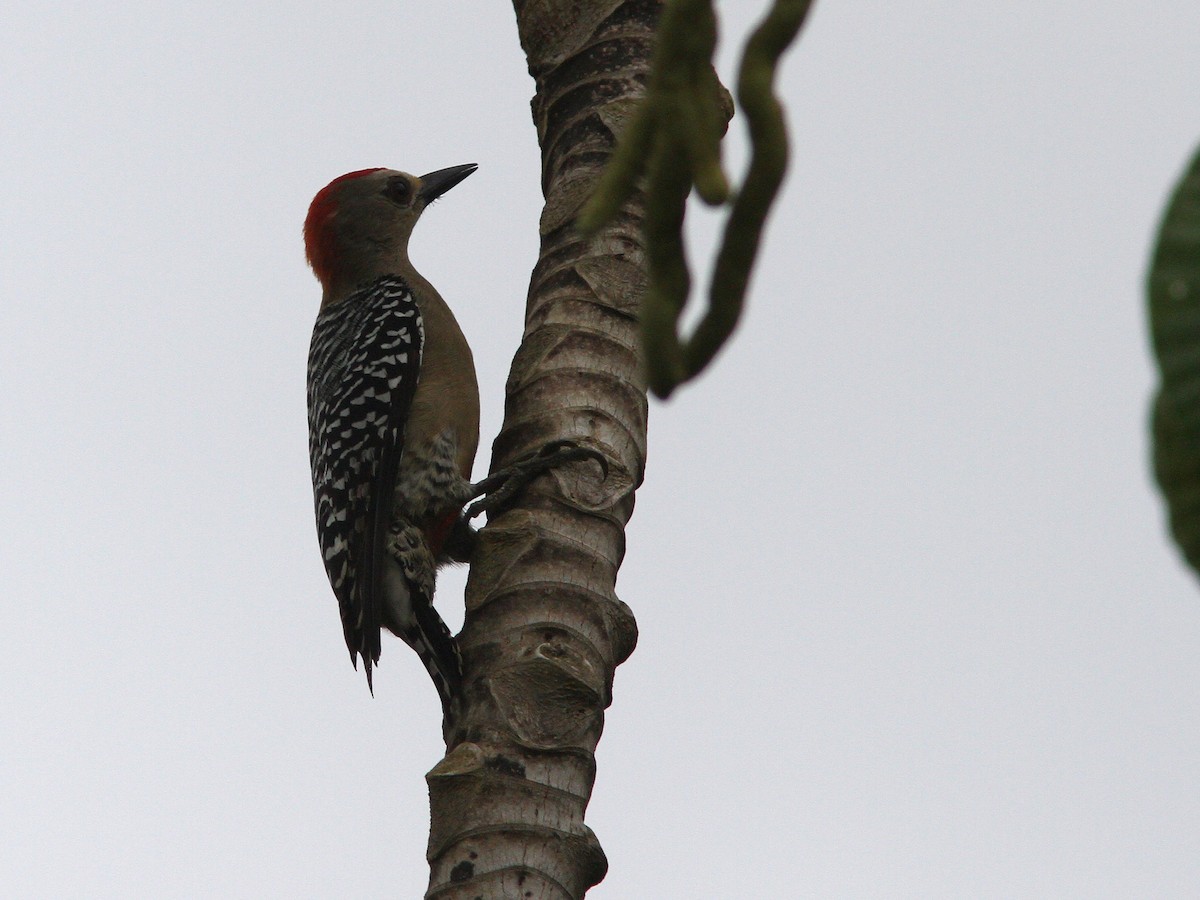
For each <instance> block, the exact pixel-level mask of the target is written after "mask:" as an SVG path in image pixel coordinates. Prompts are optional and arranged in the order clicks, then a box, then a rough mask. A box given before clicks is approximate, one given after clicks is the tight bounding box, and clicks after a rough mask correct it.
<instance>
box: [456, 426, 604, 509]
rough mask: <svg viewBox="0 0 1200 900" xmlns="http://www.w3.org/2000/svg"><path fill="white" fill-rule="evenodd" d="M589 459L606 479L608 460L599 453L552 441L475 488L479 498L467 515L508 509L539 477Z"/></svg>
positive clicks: (490, 476)
mask: <svg viewBox="0 0 1200 900" xmlns="http://www.w3.org/2000/svg"><path fill="white" fill-rule="evenodd" d="M586 459H590V460H594V461H595V462H597V463H599V464H600V470H601V472H602V473H603V475H604V477H605V478H607V477H608V460H607V459H605V458H604V454H602V453H600V452H599V451H598V450H593V449H592V448H591V447H584V446H581V445H580V444H578V443H576V442H575V441H572V440H560V441H551V442H550V443H548V444H546V445H545V446H544V447H542V448H541V449H540V450H538V451H537V452H536V453H534V454H532V455H530V456H527V457H525V458H524V459H519V460H517V461H516V462H515V463H513V464H512V465H511V466H508V467H507V468H504V469H501V470H500V471H499V472H496V473H495V474H493V475H489V476H488V477H487V478H485V479H483V481H480V482H479V483H478V484H475V485H473V486H472V492H473V496H476V497H478V498H479V499H478V500H476V501H475V502H474V503H472V504H471V505H470V506H468V507H467V510H466V514H465V515H466V517H467V518H468V519H473V518H475V517H476V516H477V515H479V514H480V513H483V512H497V511H499V510H501V509H503V508H504V507H506V506H508V505H509V504H510V503H511V502H512V501H513V498H515V497H516V495H517V494H518V493H519V492H520V491H521V489H522V488H524V487H525V486H526V485H527V484H529V482H531V481H533V479H535V478H537V477H538V476H539V475H542V474H544V473H545V472H548V471H550V470H551V469H556V468H558V467H559V466H563V465H566V464H567V463H572V462H580V461H582V460H586Z"/></svg>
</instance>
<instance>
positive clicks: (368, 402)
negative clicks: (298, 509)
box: [308, 276, 424, 685]
mask: <svg viewBox="0 0 1200 900" xmlns="http://www.w3.org/2000/svg"><path fill="white" fill-rule="evenodd" d="M423 343H424V337H423V332H422V325H421V314H420V312H419V310H418V308H417V304H416V301H414V300H413V296H412V292H411V291H410V290H409V288H408V285H407V284H406V283H405V282H404V280H403V279H401V278H399V277H396V276H387V277H384V278H381V279H378V280H377V281H374V282H371V283H370V284H367V285H364V286H363V287H362V288H360V289H359V290H357V291H355V293H354V294H352V295H351V296H350V297H348V298H347V299H346V300H344V301H342V302H341V303H337V304H335V305H333V306H331V307H329V308H328V309H326V310H325V311H324V312H322V313H321V315H320V316H319V317H318V318H317V324H316V326H315V327H314V329H313V339H312V345H311V346H310V349H309V372H310V373H321V374H320V375H319V376H314V375H310V378H309V383H308V421H309V456H310V459H311V462H312V473H313V495H314V501H315V503H316V512H317V537H318V540H319V541H320V544H321V552H322V555H323V557H324V560H325V570H326V572H327V573H328V575H329V583H330V584H331V585H332V587H333V592H334V594H336V595H337V598H338V604H339V606H340V607H341V615H342V630H343V632H344V633H345V636H346V647H347V648H348V649H349V651H350V659H351V660H352V661H354V663H355V665H356V666H357V664H358V663H357V660H356V658H355V657H356V656H361V657H362V659H363V665H364V668H365V669H366V674H367V684H368V685H370V684H371V669H372V666H373V665H374V664H375V663H376V662H378V660H379V622H380V603H381V599H382V598H381V597H380V596H379V584H378V574H377V569H378V568H379V562H380V560H379V554H380V553H381V552H382V548H383V540H384V538H386V533H387V528H388V525H389V524H390V523H389V518H390V506H391V500H392V485H394V484H395V476H396V468H397V466H398V464H399V460H400V455H401V453H402V452H403V449H404V431H403V428H404V421H405V419H406V418H407V416H408V409H409V407H410V405H411V404H412V396H413V392H414V391H415V390H416V386H417V378H418V376H419V373H420V369H421V350H422V345H423Z"/></svg>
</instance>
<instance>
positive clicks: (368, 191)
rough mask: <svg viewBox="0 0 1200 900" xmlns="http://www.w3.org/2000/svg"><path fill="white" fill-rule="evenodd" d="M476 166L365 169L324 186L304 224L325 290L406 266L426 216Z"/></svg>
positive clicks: (306, 240) (308, 249)
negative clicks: (424, 171) (418, 171)
mask: <svg viewBox="0 0 1200 900" xmlns="http://www.w3.org/2000/svg"><path fill="white" fill-rule="evenodd" d="M476 168H477V166H476V165H475V164H474V163H468V164H467V165H465V166H451V167H450V168H448V169H438V170H437V171H436V172H430V173H429V174H428V175H422V176H420V177H417V176H416V175H409V174H408V173H407V172H397V171H396V170H395V169H360V170H359V171H357V172H348V173H346V174H345V175H341V176H339V177H338V178H335V179H333V181H331V182H329V184H327V185H326V186H325V187H323V188H321V190H320V191H318V192H317V196H316V197H314V198H313V201H312V203H311V204H310V205H309V207H308V217H307V218H306V219H305V220H304V251H305V254H306V255H307V256H308V264H309V265H310V266H312V270H313V272H314V273H315V274H316V276H317V278H318V279H319V280H320V282H321V284H322V285H323V286H324V287H325V289H326V292H327V293H328V292H329V290H330V289H331V287H332V286H333V285H335V284H336V283H338V282H343V281H347V282H353V281H355V280H358V279H366V278H371V277H374V276H376V275H381V274H389V272H388V271H387V270H388V268H389V266H391V265H394V264H407V259H408V239H409V236H410V235H411V234H412V229H413V226H414V225H415V224H416V222H417V219H419V218H420V217H421V213H422V212H424V210H425V208H426V207H427V206H428V205H429V204H430V203H432V202H433V201H434V200H436V199H437V198H438V197H440V196H442V194H444V193H446V191H448V190H450V188H452V187H454V186H455V185H456V184H458V183H459V182H460V181H462V180H463V179H464V178H466V177H467V176H468V175H470V174H471V173H472V172H474V171H475V169H476ZM347 286H349V287H353V284H352V283H351V284H348V285H347Z"/></svg>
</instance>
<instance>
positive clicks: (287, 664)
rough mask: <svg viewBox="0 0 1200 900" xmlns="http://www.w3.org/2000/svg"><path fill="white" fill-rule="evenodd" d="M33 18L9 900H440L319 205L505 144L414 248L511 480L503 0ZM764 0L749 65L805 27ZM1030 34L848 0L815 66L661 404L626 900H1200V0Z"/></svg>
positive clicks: (1033, 5) (531, 149) (4, 866)
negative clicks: (743, 250)
mask: <svg viewBox="0 0 1200 900" xmlns="http://www.w3.org/2000/svg"><path fill="white" fill-rule="evenodd" d="M9 6H10V7H12V8H9V9H6V10H5V11H4V12H3V13H0V34H3V49H0V84H3V85H4V94H5V100H4V107H5V113H4V119H5V127H4V129H3V132H2V135H0V172H2V173H3V174H2V175H0V203H2V208H3V215H2V217H0V272H2V273H3V275H2V276H0V277H2V282H3V294H4V298H3V302H2V303H0V326H2V330H0V333H2V334H3V335H4V337H5V350H4V351H3V353H0V379H2V383H3V386H4V396H5V401H4V405H3V409H4V419H5V427H4V428H3V431H2V433H0V454H2V456H3V458H4V460H5V464H4V465H3V466H2V467H0V479H2V481H3V484H2V485H0V487H2V490H3V493H4V496H5V498H6V500H5V506H4V515H5V519H6V522H7V524H6V527H5V529H4V539H3V541H2V542H0V565H2V567H3V573H4V581H5V585H6V588H7V599H6V602H4V603H3V604H2V605H0V643H2V645H3V646H2V647H0V683H2V684H3V691H2V693H0V728H2V729H3V735H2V737H0V846H2V847H3V848H4V851H3V853H0V893H3V894H4V895H6V896H13V897H56V898H60V897H81V898H82V897H87V898H99V897H114V898H115V897H122V898H125V897H156V898H159V897H161V898H175V897H180V898H185V897H231V898H243V897H244V898H262V897H279V898H292V897H313V898H323V897H350V896H366V895H373V896H404V897H418V896H420V895H421V892H422V891H423V889H424V886H425V884H426V879H427V870H426V867H425V863H424V859H423V854H424V849H425V839H426V828H427V821H428V810H427V804H426V797H425V785H424V780H423V776H424V773H425V772H426V771H427V770H428V769H429V768H430V767H432V766H433V765H434V764H435V763H436V762H437V760H438V759H439V758H440V751H441V747H440V741H439V737H438V710H437V703H436V699H435V697H434V693H433V691H432V690H431V689H430V687H429V684H428V682H427V680H426V678H425V676H424V675H423V674H422V672H421V669H420V665H419V663H418V662H417V660H416V657H415V656H414V655H412V654H411V653H409V652H408V651H406V650H404V649H403V648H402V646H401V645H400V644H399V643H398V642H395V641H392V642H391V643H389V644H387V645H386V646H385V649H384V656H383V659H382V663H381V665H382V668H381V669H380V671H379V675H378V678H377V682H376V684H377V696H376V698H375V699H374V700H371V698H370V697H369V696H368V694H367V690H366V685H365V684H364V683H363V677H362V674H361V673H356V672H354V671H353V670H352V669H351V668H350V665H349V662H348V659H347V657H346V651H345V648H344V646H343V644H342V638H341V633H340V628H339V625H338V618H337V611H336V606H335V602H334V600H333V597H332V594H331V592H330V590H329V587H328V584H327V582H326V580H325V576H324V574H323V572H322V570H321V564H320V559H319V556H318V552H317V546H316V539H315V535H314V526H313V521H312V509H311V494H310V488H309V475H308V463H307V459H306V426H305V411H304V365H305V356H306V352H307V345H308V338H309V333H310V329H311V326H312V319H313V316H314V315H315V311H316V305H317V302H318V288H317V284H316V282H315V281H314V280H313V278H312V276H311V274H310V273H309V272H308V271H307V269H306V268H305V265H304V260H303V255H302V248H301V241H300V226H301V222H302V219H303V216H304V213H305V210H306V208H307V204H308V202H309V200H310V199H311V197H312V195H313V193H315V191H316V190H317V189H318V188H320V187H321V186H322V185H324V184H325V183H326V182H327V181H329V180H330V179H331V178H332V177H334V176H335V175H338V174H340V173H342V172H345V171H348V170H351V169H357V168H362V167H365V166H376V165H388V166H395V167H399V168H404V169H408V170H411V171H414V172H418V173H420V172H424V171H429V170H431V169H435V168H440V167H442V166H447V165H453V164H457V163H463V162H477V163H479V165H480V169H479V172H478V173H477V174H476V175H474V176H473V177H472V178H471V179H470V180H468V181H466V182H464V183H463V185H462V186H461V187H459V188H457V189H456V190H455V191H454V192H453V193H452V194H450V195H448V196H447V197H446V198H445V200H444V201H442V202H441V203H439V204H438V205H437V207H436V208H435V209H433V210H432V211H431V212H430V213H429V215H428V216H427V217H426V219H425V220H424V221H423V223H422V225H421V228H420V229H419V232H418V235H417V237H416V239H415V241H414V246H413V248H412V249H413V257H414V259H415V261H416V263H417V265H418V267H420V268H421V270H422V271H423V272H424V273H425V274H426V275H427V276H428V277H429V278H430V279H431V280H432V281H433V282H434V283H436V284H437V285H438V286H439V287H440V288H441V290H442V293H443V294H444V295H445V296H446V297H447V298H448V299H449V300H450V302H451V303H452V304H453V305H454V307H455V309H456V310H457V312H458V315H459V317H460V319H461V321H462V324H463V327H464V329H465V331H466V332H467V334H468V336H469V337H471V338H472V340H473V342H474V344H475V346H476V348H477V355H478V363H479V370H480V377H481V382H482V384H483V394H484V397H483V400H484V407H485V409H484V433H485V436H486V437H485V442H484V451H483V452H482V453H481V457H480V460H479V464H478V467H477V470H476V471H477V473H483V472H484V471H485V470H486V468H487V463H488V448H489V441H490V437H491V436H493V435H494V434H495V433H496V431H497V429H498V426H499V421H500V414H501V404H502V396H503V394H502V392H503V384H504V378H505V375H506V373H507V369H508V363H509V360H510V359H511V356H512V352H513V350H514V349H515V347H516V344H517V341H518V339H519V336H520V333H521V322H522V312H523V302H524V296H525V289H526V285H527V282H528V276H529V270H530V267H531V266H532V264H533V262H534V259H535V255H536V222H537V216H538V212H539V209H540V200H541V198H540V194H539V189H538V158H537V150H536V144H535V138H534V132H533V128H532V126H531V123H530V120H529V111H528V110H529V108H528V101H529V97H530V95H531V93H532V83H531V82H530V80H529V79H528V77H527V75H526V73H525V70H524V59H523V56H522V54H521V52H520V49H519V46H518V44H517V38H516V29H515V26H514V24H513V19H512V13H511V8H510V6H509V5H508V4H506V3H502V2H491V3H475V4H447V5H445V6H433V7H431V6H430V5H429V4H415V3H410V4H395V3H382V2H367V3H357V4H315V3H294V4H285V5H282V6H281V5H279V4H270V5H268V4H241V3H238V4H234V3H228V2H217V3H211V4H203V5H199V6H195V7H186V6H183V5H180V4H162V3H151V2H132V3H122V4H113V3H108V4H103V3H102V4H69V5H63V4H48V3H39V2H34V3H32V4H29V3H26V4H9ZM721 8H722V11H723V13H724V14H725V15H726V23H725V37H726V41H725V44H724V46H723V53H724V60H725V61H724V63H723V66H724V71H725V72H726V73H727V74H728V73H729V71H730V69H731V65H730V58H731V50H732V49H733V47H734V46H735V45H739V44H740V43H741V35H742V34H743V33H744V30H745V28H746V27H747V23H748V22H749V20H750V18H751V17H752V15H753V14H755V13H756V12H757V11H758V10H759V9H761V8H762V4H760V3H758V2H749V0H744V2H735V0H727V2H725V3H723V4H722V5H721ZM995 10H996V5H995V4H980V3H962V2H949V0H944V2H933V0H916V2H909V3H903V4H900V3H882V2H861V0H860V2H853V0H850V2H836V0H822V2H820V3H819V4H818V7H817V9H816V11H815V14H814V15H813V17H812V19H811V21H810V23H809V27H808V29H807V32H806V34H805V36H804V38H803V41H802V43H801V44H800V45H799V46H798V47H797V48H796V49H795V51H794V52H793V54H792V55H791V57H790V61H789V63H788V65H787V67H786V71H785V72H784V75H783V79H782V84H781V90H782V93H783V95H784V97H785V99H786V103H787V106H788V110H789V115H790V120H791V123H792V127H793V131H794V135H795V152H794V165H793V168H792V170H791V173H790V175H789V179H788V182H787V185H786V191H785V192H784V194H783V196H782V199H781V202H780V206H779V209H778V212H777V213H776V214H775V216H774V218H773V220H772V222H771V229H770V234H769V238H768V241H767V245H766V247H765V250H764V252H763V256H762V261H761V266H760V268H759V270H758V273H757V277H756V279H755V281H754V286H753V297H752V300H751V303H750V307H749V310H748V314H747V317H746V321H745V325H744V326H743V328H742V329H741V331H740V332H739V333H738V335H737V337H736V340H735V341H734V342H733V344H732V346H731V347H730V348H729V349H728V350H727V351H726V352H725V353H724V354H723V355H722V356H721V357H720V359H719V361H718V364H717V365H716V366H715V367H714V368H713V369H712V370H711V371H710V372H709V374H708V375H707V376H706V377H705V378H704V380H703V381H702V382H701V383H699V384H697V385H695V386H693V387H690V388H688V389H686V390H684V391H683V392H681V394H680V395H679V396H678V399H677V400H676V401H673V402H672V403H670V404H668V405H665V406H664V405H660V404H656V405H655V406H654V407H653V408H652V411H651V453H650V462H649V469H648V472H647V480H646V484H645V487H644V488H643V490H642V491H641V492H640V494H639V497H638V507H637V512H636V514H635V516H634V519H633V522H632V524H631V526H630V531H629V553H628V557H627V559H626V562H625V566H624V568H623V569H622V572H621V578H620V582H619V584H618V589H619V592H620V594H621V596H622V598H623V599H624V600H625V601H626V602H627V603H629V604H630V606H631V607H632V608H633V609H634V611H635V612H636V613H637V615H638V621H639V623H640V626H641V642H640V645H639V647H638V650H637V652H636V653H635V654H634V656H633V658H632V659H631V660H630V661H629V662H628V663H627V664H626V665H625V666H623V667H622V668H621V669H620V670H619V671H618V673H617V680H616V697H615V703H614V705H613V707H612V709H611V710H610V712H609V715H608V718H607V728H606V731H605V735H604V739H603V740H602V742H601V744H600V748H599V755H598V760H599V777H598V781H597V785H596V791H595V795H594V798H593V802H592V805H591V808H590V810H589V815H588V821H589V823H590V824H591V825H592V826H593V827H594V828H595V830H596V831H597V833H598V835H599V837H600V839H601V841H602V843H603V845H604V848H605V850H606V851H607V853H608V854H609V858H610V861H611V872H610V874H609V876H608V879H607V880H606V881H605V882H604V883H603V884H602V885H601V886H600V887H599V888H597V889H596V890H595V891H594V892H593V894H592V896H594V897H596V898H597V900H605V898H607V900H626V898H634V897H664V898H704V897H735V896H737V897H746V896H754V897H790V896H805V897H819V898H825V897H838V898H843V897H844V898H873V897H880V898H895V897H912V898H929V897H945V898H956V897H1033V896H1040V897H1135V896H1136V897H1156V898H1163V897H1194V896H1195V892H1196V886H1197V884H1200V778H1198V777H1197V775H1198V769H1200V693H1198V691H1200V590H1198V587H1197V583H1196V580H1195V579H1194V578H1193V577H1192V576H1191V575H1190V574H1188V573H1187V572H1186V571H1185V570H1184V569H1183V568H1182V566H1181V565H1180V563H1179V562H1178V559H1177V557H1176V554H1175V552H1174V550H1173V549H1172V547H1171V546H1170V544H1169V543H1168V541H1167V539H1166V537H1165V533H1164V527H1163V522H1162V512H1161V508H1160V504H1159V501H1158V499H1157V496H1156V495H1155V492H1154V491H1153V490H1152V487H1151V484H1150V480H1149V477H1148V467H1147V463H1146V458H1147V442H1146V428H1145V421H1146V402H1147V398H1148V396H1149V393H1150V389H1151V384H1152V374H1151V367H1150V362H1149V357H1148V353H1147V340H1146V333H1145V324H1144V322H1143V299H1142V293H1141V285H1142V277H1143V272H1144V266H1145V260H1146V256H1147V252H1148V247H1149V242H1150V239H1151V235H1152V232H1153V229H1154V227H1155V224H1156V221H1157V217H1158V215H1159V212H1160V210H1161V208H1162V204H1163V202H1164V199H1165V197H1166V195H1167V192H1168V189H1169V187H1170V185H1171V184H1172V183H1173V181H1174V180H1175V178H1176V176H1177V175H1178V173H1179V171H1180V169H1181V167H1182V165H1183V164H1184V161H1185V160H1186V159H1187V158H1188V156H1189V155H1190V154H1191V152H1192V150H1193V148H1194V146H1195V145H1196V143H1197V141H1200V79H1198V77H1197V71H1198V70H1197V50H1196V48H1197V35H1198V34H1200V4H1197V3H1195V2H1194V0H1179V2H1171V0H1163V2H1152V3H1145V2H1132V0H1130V2H1116V0H1110V2H1083V0H1061V2H1050V3H1046V2H1031V0H1028V2H1027V0H1016V2H1011V3H1008V4H1005V5H1004V9H1003V12H1002V13H998V12H996V11H995ZM732 141H733V144H734V150H733V151H732V152H731V155H730V160H731V162H732V163H733V166H734V169H735V170H737V169H738V168H739V167H740V160H741V158H742V157H741V150H740V149H739V148H741V147H742V144H743V141H742V134H741V124H740V123H737V124H736V125H735V127H734V129H733V138H732ZM711 226H712V219H711V217H699V218H698V219H697V223H696V227H695V232H696V239H697V242H698V243H697V248H698V249H697V251H696V258H697V259H702V258H703V257H704V254H705V252H706V251H705V250H704V249H703V248H705V247H706V246H708V245H709V244H710V243H711V238H710V237H709V235H710V234H711V231H712V227H711ZM706 241H707V242H708V244H706ZM463 579H464V574H463V573H461V572H455V573H452V574H449V575H447V576H445V577H444V578H443V580H442V587H441V591H440V598H441V601H440V605H441V607H442V609H443V610H444V611H445V615H446V617H447V619H448V620H450V621H452V622H453V623H454V624H455V626H456V627H457V625H458V623H460V622H461V586H462V583H463ZM797 886H799V887H797Z"/></svg>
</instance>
